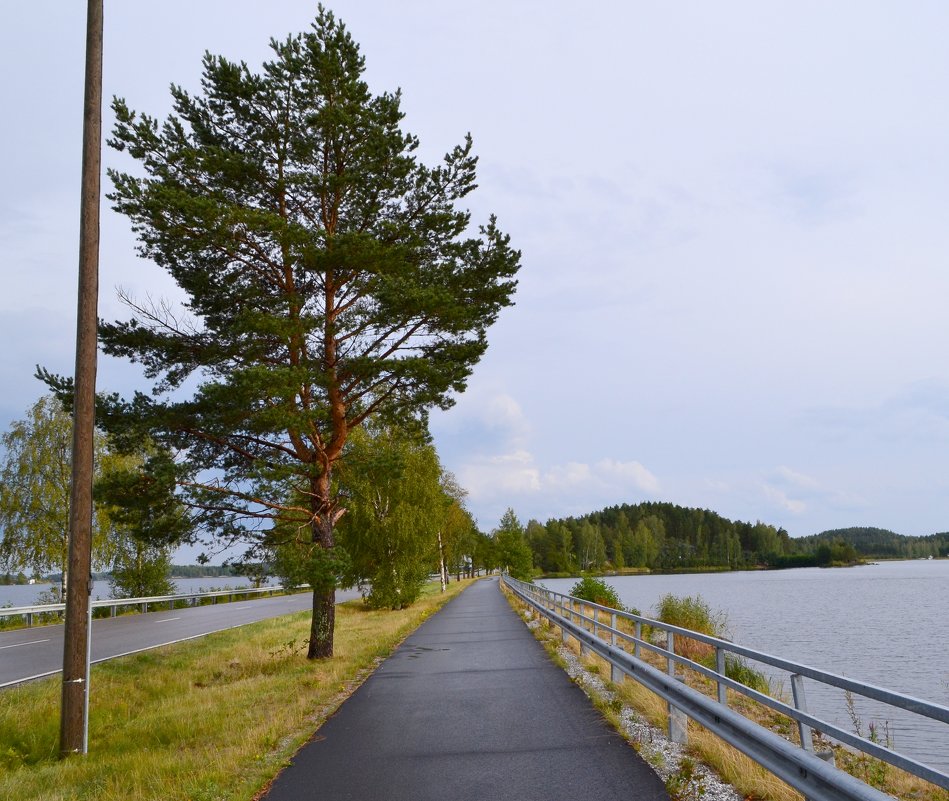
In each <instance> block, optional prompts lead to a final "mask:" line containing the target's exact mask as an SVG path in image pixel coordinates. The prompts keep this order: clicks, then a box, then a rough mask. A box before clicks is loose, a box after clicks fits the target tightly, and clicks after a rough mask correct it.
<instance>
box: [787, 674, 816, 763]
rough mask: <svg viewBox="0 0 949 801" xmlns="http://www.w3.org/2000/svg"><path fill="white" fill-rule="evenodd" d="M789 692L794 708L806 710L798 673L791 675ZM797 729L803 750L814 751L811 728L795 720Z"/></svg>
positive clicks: (801, 683) (802, 681)
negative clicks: (792, 698)
mask: <svg viewBox="0 0 949 801" xmlns="http://www.w3.org/2000/svg"><path fill="white" fill-rule="evenodd" d="M791 694H792V696H793V697H794V708H795V709H796V710H797V711H798V712H807V699H806V698H805V697H804V677H803V676H801V675H800V674H798V673H793V674H792V675H791ZM797 730H798V733H799V734H800V735H801V748H803V749H804V750H805V751H811V752H813V751H814V736H813V729H811V727H810V726H808V725H807V724H806V723H802V722H801V721H798V722H797Z"/></svg>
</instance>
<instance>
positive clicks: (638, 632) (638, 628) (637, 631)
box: [633, 620, 643, 659]
mask: <svg viewBox="0 0 949 801" xmlns="http://www.w3.org/2000/svg"><path fill="white" fill-rule="evenodd" d="M633 636H634V637H635V638H636V642H634V643H633V656H635V657H636V658H637V659H638V658H639V641H640V640H641V639H642V638H643V624H642V623H640V622H639V621H638V620H637V621H636V624H635V627H634V629H633Z"/></svg>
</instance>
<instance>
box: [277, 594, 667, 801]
mask: <svg viewBox="0 0 949 801" xmlns="http://www.w3.org/2000/svg"><path fill="white" fill-rule="evenodd" d="M310 799H326V800H327V801H329V799H332V801H347V799H351V800H352V801H428V800H429V799H431V801H466V800H467V799H472V801H473V800H474V799H478V801H485V799H505V801H508V800H510V801H560V800H561V799H562V800H563V801H611V800H612V799H636V801H668V796H667V795H666V792H665V789H664V787H663V785H662V782H660V780H659V779H658V777H657V776H656V775H655V774H654V773H653V771H652V770H651V769H650V768H649V766H648V765H646V763H645V762H644V761H643V760H642V759H641V758H640V757H639V755H638V754H637V753H636V752H635V751H634V750H633V749H632V747H630V746H629V745H628V744H627V743H626V742H625V741H624V740H623V739H622V738H621V737H620V736H619V735H618V734H616V732H615V731H613V729H612V728H611V727H610V726H609V725H608V724H607V723H606V722H605V721H604V720H603V718H602V716H601V715H600V714H599V713H598V712H597V711H596V710H595V709H594V708H593V706H592V705H591V704H590V701H589V700H588V699H587V697H586V696H585V695H584V694H583V692H582V690H580V688H579V687H577V686H576V685H574V684H573V683H572V682H571V681H570V679H569V678H568V677H567V675H566V673H565V672H564V671H563V670H562V669H561V668H559V667H557V666H556V665H554V664H553V662H551V661H550V659H549V657H548V656H547V654H546V653H545V652H544V649H543V647H542V646H541V645H540V643H538V642H537V641H536V640H535V639H534V637H533V635H532V634H531V633H530V632H529V631H528V629H527V627H526V626H525V625H524V622H523V621H522V620H521V619H520V618H519V617H518V616H517V615H516V614H515V613H514V612H513V611H512V610H511V608H510V607H509V606H508V603H507V601H506V600H505V599H504V597H503V596H502V595H501V593H500V591H499V589H498V585H497V581H496V580H492V581H480V582H477V583H476V584H474V585H473V586H471V587H470V588H468V589H467V590H465V592H463V593H462V594H461V595H460V596H459V597H458V598H456V599H455V600H453V601H452V602H451V603H449V604H448V605H447V606H446V607H445V608H444V609H442V610H441V611H440V612H439V613H438V614H436V615H434V616H433V617H431V618H430V619H429V620H428V621H426V622H425V623H424V624H423V625H422V626H421V627H420V628H419V629H418V630H417V631H416V632H415V633H414V634H413V635H412V636H411V637H409V638H408V639H407V640H406V641H405V642H404V643H403V644H402V646H400V647H399V648H398V649H397V650H396V652H395V653H394V654H393V655H392V656H391V657H390V658H389V659H387V660H386V661H385V662H384V663H383V664H382V665H381V666H380V667H379V669H378V670H377V671H376V672H375V673H374V674H373V675H372V676H371V677H370V678H369V679H368V680H367V681H366V683H365V684H363V685H362V687H360V688H359V690H357V691H356V693H355V694H354V695H353V696H352V697H351V698H350V699H349V700H347V701H346V702H345V703H344V704H343V706H342V707H341V708H340V709H339V711H338V712H337V713H336V715H334V716H333V717H332V718H330V719H329V720H328V721H327V722H326V723H325V724H324V725H323V726H322V727H321V728H320V730H319V731H318V732H317V734H316V736H315V737H314V738H313V739H312V740H311V741H310V742H309V743H308V744H307V745H306V746H304V747H303V749H302V750H301V751H300V752H299V753H298V754H297V755H296V756H295V757H294V759H293V761H292V764H291V765H290V766H289V767H288V768H287V769H286V770H284V771H283V773H281V774H280V775H279V776H278V777H277V779H276V780H275V781H274V783H273V786H272V788H271V790H270V793H269V794H268V795H267V796H266V801H310Z"/></svg>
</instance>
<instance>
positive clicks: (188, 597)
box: [0, 584, 309, 626]
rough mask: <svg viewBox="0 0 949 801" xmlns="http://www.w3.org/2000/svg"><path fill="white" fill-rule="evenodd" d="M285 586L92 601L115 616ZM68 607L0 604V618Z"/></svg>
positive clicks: (28, 618) (30, 621)
mask: <svg viewBox="0 0 949 801" xmlns="http://www.w3.org/2000/svg"><path fill="white" fill-rule="evenodd" d="M308 588H309V585H303V584H301V585H300V586H298V587H292V588H290V590H289V591H290V592H292V591H294V590H304V589H308ZM284 591H285V590H284V588H283V586H281V585H279V584H278V585H274V586H272V587H238V588H236V589H231V590H209V591H207V592H184V593H176V594H174V595H151V596H148V597H146V598H106V599H104V600H95V601H92V603H91V606H92V608H93V609H111V616H112V617H115V616H116V615H117V614H118V609H120V608H121V607H123V606H138V607H139V611H141V612H143V613H144V612H147V611H148V607H149V606H154V605H155V604H165V603H166V604H169V608H170V609H173V608H174V605H175V604H176V603H178V602H180V601H187V602H194V601H196V600H200V599H202V598H210V599H211V602H212V603H215V602H216V600H217V599H218V598H223V597H224V596H229V597H230V600H232V601H233V600H234V596H235V595H237V596H250V595H258V596H263V595H264V594H267V595H273V594H274V593H277V592H284ZM65 609H66V604H64V603H60V604H34V605H33V606H0V618H3V617H16V616H21V617H25V618H26V625H27V626H32V625H33V616H34V615H48V614H55V613H58V612H63V611H64V610H65Z"/></svg>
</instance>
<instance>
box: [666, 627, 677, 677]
mask: <svg viewBox="0 0 949 801" xmlns="http://www.w3.org/2000/svg"><path fill="white" fill-rule="evenodd" d="M675 646H676V636H675V633H674V632H671V631H667V632H666V650H667V651H668V652H669V656H667V657H666V673H668V674H669V675H670V676H675V674H676V663H675V660H674V659H673V658H672V655H673V654H674V653H675V652H676V647H675Z"/></svg>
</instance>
